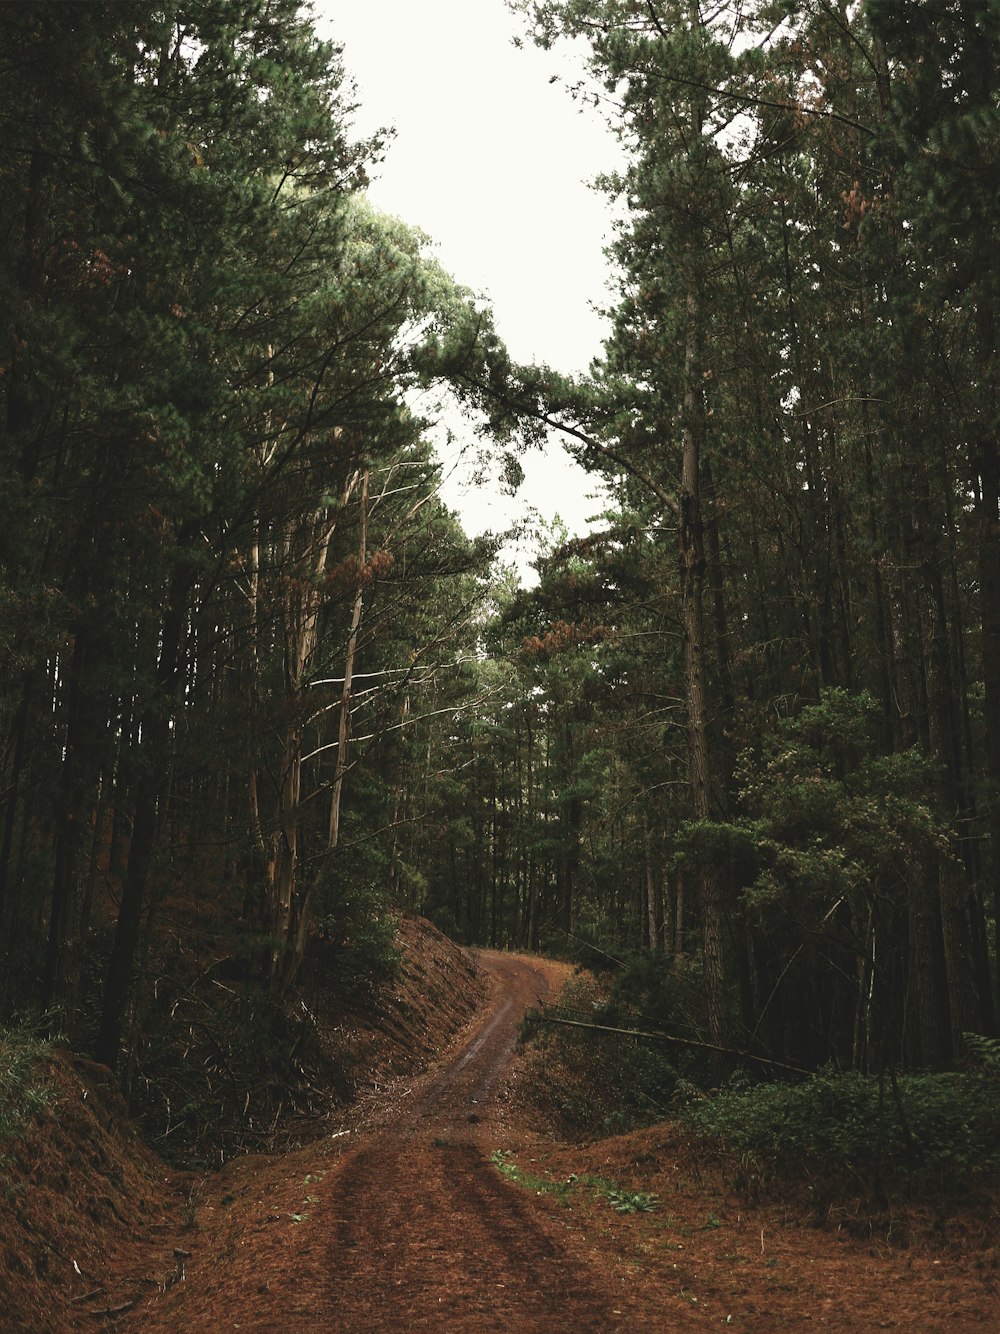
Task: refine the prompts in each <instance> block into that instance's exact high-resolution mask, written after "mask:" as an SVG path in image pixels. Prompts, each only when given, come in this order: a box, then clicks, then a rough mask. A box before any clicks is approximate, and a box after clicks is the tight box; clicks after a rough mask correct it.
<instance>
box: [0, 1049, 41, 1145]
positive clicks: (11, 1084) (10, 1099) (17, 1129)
mask: <svg viewBox="0 0 1000 1334" xmlns="http://www.w3.org/2000/svg"><path fill="white" fill-rule="evenodd" d="M49 1050H50V1048H49V1044H48V1043H47V1042H45V1041H43V1040H42V1039H41V1038H40V1037H39V1036H38V1035H37V1033H35V1032H34V1031H33V1030H32V1028H31V1027H30V1025H28V1024H18V1025H14V1026H12V1027H10V1028H0V1157H2V1155H3V1153H4V1151H5V1149H6V1147H7V1146H8V1145H9V1144H10V1143H11V1141H12V1140H15V1139H17V1138H18V1137H19V1136H21V1135H22V1134H23V1133H24V1128H25V1126H26V1125H27V1123H28V1122H29V1121H30V1120H31V1118H32V1117H33V1116H36V1115H37V1114H38V1113H39V1112H42V1111H44V1110H45V1108H46V1107H48V1106H49V1104H50V1103H51V1101H52V1097H53V1094H52V1090H51V1088H50V1087H49V1086H48V1085H47V1084H46V1083H45V1081H44V1080H43V1079H40V1078H39V1077H38V1067H39V1066H40V1065H41V1063H42V1062H43V1061H44V1060H45V1059H46V1058H47V1056H48V1055H49Z"/></svg>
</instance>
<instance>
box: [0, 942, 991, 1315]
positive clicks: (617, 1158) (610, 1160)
mask: <svg viewBox="0 0 1000 1334" xmlns="http://www.w3.org/2000/svg"><path fill="white" fill-rule="evenodd" d="M480 968H481V971H482V974H483V976H484V977H485V979H486V982H487V984H488V985H487V994H486V998H485V1000H484V1002H483V1004H482V1005H481V1006H480V1008H479V1010H478V1011H477V1013H476V1014H475V1016H474V1017H473V1018H472V1019H471V1020H469V1022H467V1024H466V1025H465V1027H464V1029H463V1030H462V1031H461V1032H460V1033H457V1034H456V1036H455V1038H454V1040H453V1041H452V1043H451V1044H450V1045H449V1046H448V1048H447V1050H446V1051H445V1052H444V1053H443V1054H442V1055H441V1057H440V1059H439V1060H438V1062H437V1064H436V1065H435V1066H434V1067H433V1068H432V1069H431V1070H430V1071H428V1072H426V1073H423V1074H420V1073H415V1072H412V1070H413V1067H412V1065H411V1073H401V1072H400V1071H401V1069H402V1066H401V1064H400V1063H397V1070H396V1073H395V1074H392V1073H389V1074H387V1075H385V1076H384V1077H380V1078H377V1079H376V1080H375V1081H374V1082H376V1083H378V1088H377V1090H376V1089H373V1090H372V1097H371V1098H369V1099H368V1100H367V1101H363V1102H362V1104H360V1105H359V1106H358V1107H356V1108H355V1109H354V1110H353V1111H352V1112H351V1113H350V1114H345V1115H343V1116H342V1117H341V1119H340V1120H339V1122H338V1123H337V1124H336V1125H334V1121H333V1120H331V1122H330V1125H329V1127H328V1131H329V1133H327V1134H326V1135H325V1136H324V1137H323V1138H322V1139H320V1140H317V1141H315V1142H313V1143H310V1144H307V1145H305V1146H304V1147H302V1148H301V1149H299V1150H297V1151H295V1152H292V1153H288V1154H285V1155H282V1156H280V1157H275V1158H258V1159H243V1160H241V1161H239V1162H236V1163H234V1164H232V1165H230V1167H229V1168H227V1169H226V1171H225V1172H223V1173H219V1174H216V1175H214V1176H213V1177H211V1178H206V1179H196V1178H191V1177H188V1178H181V1177H178V1176H170V1175H168V1176H167V1177H166V1178H165V1179H163V1181H162V1183H161V1187H160V1188H159V1189H154V1187H156V1185H157V1183H158V1182H160V1180H161V1176H162V1169H158V1168H157V1167H156V1164H155V1160H153V1159H151V1158H150V1157H149V1155H143V1152H142V1150H141V1146H138V1145H136V1144H134V1142H133V1143H131V1144H130V1145H128V1146H125V1147H123V1149H122V1150H121V1153H122V1156H123V1159H127V1160H128V1170H130V1171H131V1170H133V1169H134V1170H135V1172H136V1173H137V1175H136V1176H134V1177H131V1178H129V1179H128V1180H126V1181H124V1186H125V1194H126V1195H128V1194H129V1193H130V1192H136V1193H137V1192H138V1191H140V1190H141V1189H146V1190H147V1195H146V1197H145V1198H144V1200H143V1201H142V1202H140V1201H139V1200H138V1199H135V1200H134V1201H133V1203H134V1211H133V1212H132V1213H130V1214H127V1215H126V1214H124V1213H123V1214H122V1219H121V1226H122V1227H124V1228H127V1227H128V1226H130V1225H131V1226H135V1227H137V1228H142V1229H143V1235H144V1238H145V1240H144V1241H143V1243H142V1245H139V1243H138V1242H137V1243H136V1244H135V1245H134V1246H133V1249H132V1251H131V1252H128V1251H127V1248H123V1249H121V1251H120V1252H119V1259H118V1261H116V1262H115V1263H112V1261H111V1259H110V1258H109V1260H108V1262H107V1263H106V1264H105V1266H104V1270H103V1271H102V1270H101V1268H100V1265H99V1263H98V1261H99V1257H98V1256H96V1255H94V1254H92V1253H88V1256H87V1265H88V1267H89V1268H88V1271H87V1272H86V1274H85V1275H80V1276H79V1277H78V1278H77V1277H74V1276H72V1270H68V1269H67V1267H66V1265H67V1259H68V1257H69V1254H70V1253H69V1252H68V1251H67V1250H65V1246H66V1244H67V1242H66V1238H67V1237H70V1234H69V1233H68V1232H66V1233H63V1234H61V1236H60V1242H59V1244H60V1247H61V1248H62V1249H61V1253H60V1254H58V1255H57V1256H56V1259H57V1260H58V1264H56V1263H55V1262H54V1261H53V1260H51V1259H50V1261H49V1268H48V1270H47V1271H46V1272H45V1273H43V1272H41V1271H39V1270H38V1266H37V1265H36V1266H35V1270H36V1272H35V1273H34V1275H33V1276H31V1275H29V1276H27V1277H26V1278H25V1279H24V1283H27V1281H28V1279H29V1278H30V1279H31V1281H32V1282H33V1283H34V1284H35V1286H36V1288H38V1287H40V1286H44V1285H45V1284H49V1286H50V1288H51V1281H52V1276H53V1275H55V1274H56V1271H57V1270H58V1275H57V1278H58V1283H59V1284H60V1285H61V1287H62V1289H63V1303H62V1305H61V1306H59V1307H58V1308H57V1307H56V1306H55V1305H52V1304H50V1306H49V1307H48V1308H47V1310H49V1311H51V1312H53V1313H54V1314H55V1315H57V1316H58V1319H55V1318H52V1319H48V1320H46V1319H39V1318H37V1315H36V1318H35V1320H34V1323H22V1324H11V1325H9V1326H7V1325H3V1323H2V1316H0V1328H3V1329H7V1328H10V1329H11V1330H16V1329H33V1330H40V1329H44V1330H51V1331H53V1334H57V1331H60V1330H63V1329H66V1330H69V1329H75V1328H90V1329H94V1328H100V1327H101V1326H102V1325H106V1326H108V1327H111V1328H116V1329H119V1330H121V1331H136V1332H137V1334H138V1332H139V1331H141V1332H142V1334H154V1332H158V1334H168V1332H169V1334H181V1332H182V1331H183V1334H201V1332H202V1331H204V1332H209V1331H215V1330H230V1329H243V1330H255V1331H261V1332H262V1334H268V1332H273V1334H277V1331H279V1330H280V1331H295V1330H302V1331H305V1330H310V1331H331V1332H332V1331H338V1332H340V1331H344V1332H345V1334H349V1332H350V1331H354V1330H362V1329H364V1330H366V1331H367V1330H386V1331H409V1330H419V1329H428V1330H429V1329H434V1330H443V1331H452V1330H454V1331H466V1332H467V1334H479V1332H480V1331H485V1330H498V1331H508V1330H509V1331H513V1330H517V1331H519V1332H520V1331H542V1330H545V1331H546V1332H548V1331H551V1330H554V1329H572V1330H574V1331H576V1330H581V1331H598V1330H608V1331H613V1330H618V1329H622V1330H624V1329H626V1328H627V1329H630V1330H637V1329H638V1330H650V1331H654V1330H655V1331H664V1330H688V1329H694V1328H706V1329H707V1328H718V1327H720V1326H722V1327H726V1328H736V1329H742V1330H747V1331H758V1332H759V1334H765V1331H767V1332H770V1331H774V1330H791V1329H796V1330H798V1329H800V1328H802V1327H803V1326H807V1325H817V1326H821V1327H823V1328H825V1329H831V1330H868V1329H871V1328H889V1329H899V1330H908V1331H909V1330H916V1331H922V1330H942V1331H943V1330H963V1331H964V1330H973V1329H993V1328H998V1327H1000V1304H998V1299H997V1284H996V1278H997V1255H996V1252H995V1250H994V1249H992V1239H991V1238H990V1237H989V1236H987V1235H984V1234H983V1233H982V1232H980V1234H979V1235H973V1232H974V1220H971V1219H969V1218H966V1219H965V1220H964V1223H965V1225H966V1227H967V1232H966V1235H965V1237H964V1238H961V1237H958V1236H957V1235H956V1233H955V1229H954V1226H953V1227H952V1234H951V1235H950V1236H949V1235H947V1234H946V1235H945V1236H943V1238H942V1242H941V1244H940V1245H937V1246H931V1245H927V1244H920V1245H914V1246H911V1247H909V1248H902V1247H899V1246H897V1245H893V1244H892V1242H891V1239H890V1238H888V1237H885V1236H879V1235H874V1234H870V1235H867V1236H863V1235H859V1231H858V1229H857V1228H848V1227H847V1226H842V1225H841V1223H846V1222H847V1221H848V1220H846V1219H844V1220H839V1221H838V1219H837V1218H836V1217H835V1216H831V1217H830V1219H829V1220H828V1226H827V1227H826V1228H824V1229H818V1228H815V1227H806V1226H803V1225H802V1216H801V1215H797V1214H796V1213H795V1212H794V1210H792V1209H789V1208H788V1207H783V1206H781V1205H774V1204H770V1205H766V1206H755V1207H748V1206H747V1205H746V1203H745V1202H744V1201H742V1200H741V1199H740V1198H738V1197H736V1196H735V1195H734V1194H733V1192H732V1191H731V1190H730V1188H729V1187H728V1185H727V1183H726V1180H725V1174H724V1173H723V1172H722V1171H720V1170H717V1168H716V1167H715V1166H713V1165H712V1163H711V1161H710V1160H709V1159H707V1158H706V1157H705V1155H704V1154H703V1153H699V1152H695V1151H693V1147H692V1146H691V1145H690V1144H688V1143H687V1142H686V1140H685V1137H684V1135H683V1134H682V1133H680V1132H679V1131H678V1129H677V1128H676V1127H675V1126H671V1125H661V1126H656V1127H652V1128H650V1129H648V1130H644V1131H640V1132H636V1133H634V1134H631V1135H624V1136H618V1137H616V1138H613V1139H608V1140H604V1141H602V1142H600V1143H596V1144H591V1145H589V1146H580V1145H567V1144H559V1143H556V1142H554V1141H553V1140H551V1139H550V1138H547V1137H544V1136H542V1135H540V1134H538V1133H537V1132H536V1131H535V1130H534V1129H533V1127H532V1124H531V1118H530V1115H529V1113H528V1112H527V1111H526V1109H527V1108H529V1107H530V1098H528V1097H526V1096H525V1089H524V1088H523V1087H520V1086H519V1083H520V1082H522V1081H523V1080H524V1077H525V1072H526V1071H529V1070H530V1064H529V1063H527V1062H525V1061H524V1060H523V1059H522V1058H520V1057H517V1056H516V1055H515V1051H514V1037H515V1031H516V1026H517V1023H518V1021H519V1019H520V1017H521V1015H522V1014H523V1012H524V1009H525V1007H526V1006H527V1005H530V1004H536V1003H537V1002H538V1001H539V1000H540V999H543V998H544V997H545V996H546V994H547V993H549V994H551V992H552V991H554V990H555V989H556V988H557V986H558V985H559V983H560V981H561V980H562V978H563V977H564V976H565V975H566V973H567V972H568V970H567V969H566V968H565V967H563V966H560V965H556V964H551V963H546V962H543V961H540V960H537V959H528V958H519V957H516V956H505V955H492V954H491V955H485V954H484V955H482V956H481V957H480ZM425 980H426V974H425ZM425 994H426V993H425ZM455 1018H456V1015H455V1014H454V1013H453V1014H452V1021H454V1019H455ZM438 1045H440V1043H439V1041H437V1040H435V1041H433V1042H431V1044H430V1046H431V1049H433V1047H434V1046H438ZM388 1064H391V1063H387V1065H386V1068H387V1069H388ZM497 1155H499V1156H497ZM498 1167H499V1170H498ZM122 1170H123V1171H124V1170H125V1168H124V1166H123V1167H122ZM158 1174H159V1175H158ZM154 1178H155V1179H154ZM185 1186H187V1189H188V1193H187V1194H185V1192H184V1187H185ZM171 1192H173V1194H171ZM115 1198H116V1199H117V1198H119V1197H117V1196H116V1197H115ZM112 1203H114V1201H112ZM98 1208H100V1204H99V1202H98ZM115 1208H117V1205H115ZM133 1220H134V1221H133ZM955 1222H956V1220H949V1225H954V1224H955ZM96 1226H97V1225H96V1224H95V1227H96ZM101 1226H104V1227H105V1229H106V1230H107V1219H105V1221H104V1224H102V1225H101ZM154 1229H155V1232H154ZM54 1235H58V1234H54ZM80 1235H81V1234H80V1232H79V1231H77V1232H76V1233H74V1234H72V1236H71V1237H70V1241H69V1243H68V1244H70V1245H76V1244H78V1240H79V1237H80ZM151 1239H152V1241H153V1243H154V1244H153V1245H152V1247H151V1246H150V1245H149V1244H148V1243H149V1242H150V1240H151ZM143 1247H145V1249H143ZM53 1254H55V1252H53ZM127 1255H129V1256H131V1263H132V1268H131V1269H130V1270H129V1269H127V1267H126V1266H125V1264H124V1260H123V1259H122V1257H126V1256H127ZM154 1258H156V1259H157V1260H158V1262H159V1269H158V1270H157V1269H156V1267H155V1265H154V1264H153V1263H152V1261H153V1259H154ZM143 1263H144V1264H145V1270H143V1268H142V1264H143ZM116 1264H117V1268H116ZM59 1266H62V1267H61V1268H60V1267H59ZM137 1266H138V1267H137ZM80 1268H81V1269H83V1268H84V1266H83V1265H82V1264H81V1266H80ZM102 1272H103V1274H104V1277H103V1278H101V1277H100V1275H101V1274H102ZM113 1274H117V1280H116V1282H117V1286H115V1284H114V1283H112V1282H111V1277H112V1275H113ZM95 1276H96V1277H98V1280H99V1282H100V1285H101V1286H100V1288H99V1289H98V1290H97V1292H96V1294H95V1293H94V1292H91V1293H89V1294H88V1293H87V1292H86V1291H85V1288H86V1284H87V1283H88V1282H89V1283H91V1284H93V1283H94V1280H95ZM126 1280H127V1281H126ZM24 1283H22V1287H21V1289H20V1291H22V1292H23V1290H24ZM73 1297H77V1298H79V1299H80V1300H78V1301H73V1300H72V1298H73ZM116 1308H117V1309H116ZM126 1308H127V1309H126ZM6 1309H10V1308H6ZM21 1309H23V1308H21ZM35 1311H36V1313H40V1312H41V1307H40V1306H39V1305H37V1304H36V1307H35Z"/></svg>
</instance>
